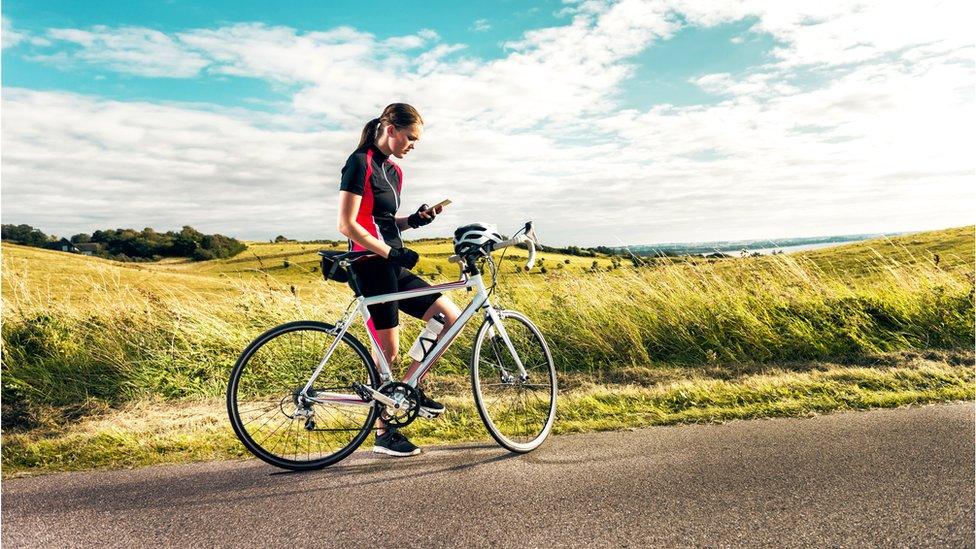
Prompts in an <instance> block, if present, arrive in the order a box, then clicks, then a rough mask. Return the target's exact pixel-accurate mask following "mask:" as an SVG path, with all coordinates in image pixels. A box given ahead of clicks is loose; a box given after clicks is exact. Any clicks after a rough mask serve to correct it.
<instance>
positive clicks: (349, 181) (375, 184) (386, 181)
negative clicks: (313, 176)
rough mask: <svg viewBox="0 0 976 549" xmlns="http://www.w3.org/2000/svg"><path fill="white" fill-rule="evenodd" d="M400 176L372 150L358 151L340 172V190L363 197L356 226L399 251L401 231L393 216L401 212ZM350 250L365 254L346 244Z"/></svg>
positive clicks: (385, 160)
mask: <svg viewBox="0 0 976 549" xmlns="http://www.w3.org/2000/svg"><path fill="white" fill-rule="evenodd" d="M402 186H403V172H402V171H401V170H400V167H399V166H397V165H396V164H394V163H393V162H392V161H390V159H389V158H388V157H387V156H386V155H384V154H383V153H382V152H380V150H379V149H377V148H376V147H375V146H371V147H366V148H363V149H357V150H356V151H355V152H353V153H352V154H351V155H350V156H349V159H348V160H346V165H345V166H344V167H343V168H342V182H341V183H340V184H339V190H341V191H349V192H351V193H353V194H358V195H359V196H361V197H363V198H362V201H360V203H359V212H358V213H357V214H356V222H357V223H359V224H360V225H361V226H362V227H363V228H364V229H366V231H367V232H369V234H371V235H373V236H375V237H376V238H379V239H381V240H383V241H384V242H386V243H387V245H389V246H393V247H401V246H403V240H402V239H401V238H400V229H398V228H397V226H396V212H397V210H398V209H400V188H401V187H402ZM349 249H350V250H353V251H360V250H365V248H363V247H362V246H360V245H359V244H356V243H354V242H353V241H352V240H350V241H349Z"/></svg>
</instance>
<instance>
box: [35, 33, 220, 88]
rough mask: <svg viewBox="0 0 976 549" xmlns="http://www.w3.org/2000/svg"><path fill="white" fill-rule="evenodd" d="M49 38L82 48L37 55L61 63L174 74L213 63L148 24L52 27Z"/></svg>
mask: <svg viewBox="0 0 976 549" xmlns="http://www.w3.org/2000/svg"><path fill="white" fill-rule="evenodd" d="M47 38H48V39H49V40H50V41H54V42H68V43H71V44H74V45H77V46H79V47H80V49H78V50H76V51H64V50H62V51H61V52H58V53H56V54H40V55H37V56H35V57H34V59H37V60H41V61H44V60H48V61H51V62H55V63H59V64H65V63H68V64H70V63H76V62H84V63H90V64H93V65H100V66H104V67H106V68H108V69H111V70H114V71H118V72H124V73H129V74H136V75H140V76H150V77H173V78H186V77H191V76H195V75H196V74H198V73H199V72H200V70H201V69H203V68H204V67H206V66H207V65H208V64H210V61H209V60H208V59H205V58H204V57H202V56H201V55H200V54H198V53H196V52H193V51H190V50H188V49H186V48H185V47H183V46H181V45H180V44H179V43H178V42H177V41H176V40H174V39H173V38H172V37H170V36H168V35H166V34H164V33H162V32H159V31H156V30H152V29H146V28H136V27H123V28H108V27H103V26H98V27H95V28H93V29H92V30H88V31H85V30H78V29H51V30H49V31H48V33H47Z"/></svg>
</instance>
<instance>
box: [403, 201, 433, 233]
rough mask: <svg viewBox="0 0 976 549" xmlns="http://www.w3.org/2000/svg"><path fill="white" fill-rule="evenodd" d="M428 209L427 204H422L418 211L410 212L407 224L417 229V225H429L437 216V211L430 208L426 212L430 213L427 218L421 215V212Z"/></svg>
mask: <svg viewBox="0 0 976 549" xmlns="http://www.w3.org/2000/svg"><path fill="white" fill-rule="evenodd" d="M426 209H427V204H421V205H420V207H419V208H417V211H416V213H412V214H410V216H409V217H407V225H409V226H410V228H411V229H416V228H417V227H423V226H424V225H429V224H430V222H431V221H433V220H434V218H435V217H437V213H435V212H434V210H429V211H427V212H425V213H426V214H427V215H428V217H427V218H426V219H424V218H423V217H421V216H420V212H423V211H424V210H426Z"/></svg>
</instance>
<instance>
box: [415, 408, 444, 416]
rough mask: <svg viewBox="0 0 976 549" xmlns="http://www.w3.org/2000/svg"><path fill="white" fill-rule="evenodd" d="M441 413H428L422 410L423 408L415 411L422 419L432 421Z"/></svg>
mask: <svg viewBox="0 0 976 549" xmlns="http://www.w3.org/2000/svg"><path fill="white" fill-rule="evenodd" d="M442 413H443V412H429V411H427V410H424V409H423V408H421V409H419V410H417V415H418V416H420V417H422V418H424V419H434V418H436V417H438V416H440V415H441V414H442Z"/></svg>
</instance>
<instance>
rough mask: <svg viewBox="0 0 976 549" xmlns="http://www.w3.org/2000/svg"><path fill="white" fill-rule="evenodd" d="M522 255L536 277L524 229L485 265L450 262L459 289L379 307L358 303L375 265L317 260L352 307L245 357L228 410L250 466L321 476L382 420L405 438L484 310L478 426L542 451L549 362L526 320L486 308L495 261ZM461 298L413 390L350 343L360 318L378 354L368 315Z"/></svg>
mask: <svg viewBox="0 0 976 549" xmlns="http://www.w3.org/2000/svg"><path fill="white" fill-rule="evenodd" d="M521 243H526V244H527V245H528V248H529V257H528V261H527V262H526V268H527V269H531V268H532V266H533V264H534V262H535V244H536V238H535V234H534V232H533V230H532V223H531V222H528V223H526V224H525V226H524V227H523V228H522V229H521V230H520V231H519V232H518V233H516V235H515V236H513V237H512V238H510V239H507V240H504V241H501V242H496V243H491V242H489V243H487V245H486V246H484V249H483V250H479V251H480V252H482V253H477V254H468V255H466V256H464V257H459V256H457V255H453V256H451V257H450V258H449V260H450V261H451V262H452V263H456V264H458V265H459V266H460V271H461V272H460V275H459V280H457V281H455V282H448V283H444V284H438V285H434V286H430V287H429V288H420V289H416V290H409V291H404V292H396V293H390V294H384V295H378V296H373V297H363V296H362V292H360V291H359V285H358V280H357V277H356V275H355V272H354V270H353V269H352V265H353V264H354V263H355V262H356V261H358V260H361V259H362V258H364V257H367V256H370V255H373V254H370V253H369V252H344V253H340V252H319V254H320V255H322V256H323V276H325V277H326V279H331V280H336V281H339V282H346V281H348V282H350V285H351V286H352V287H353V290H354V293H355V297H354V298H353V300H352V302H351V303H350V304H349V306H348V307H347V308H346V311H345V313H343V315H342V317H341V318H340V319H339V320H338V321H337V322H336V323H335V324H328V323H325V322H318V321H311V320H302V321H296V322H289V323H286V324H282V325H280V326H276V327H274V328H272V329H270V330H268V331H266V332H265V333H263V334H261V335H260V336H258V337H257V339H255V340H254V341H253V342H251V344H250V345H248V346H247V348H246V349H245V350H244V351H243V352H242V353H241V355H240V357H239V358H238V359H237V362H236V363H235V365H234V368H233V370H232V371H231V375H230V380H229V382H228V385H227V410H228V414H229V416H230V421H231V424H232V425H233V427H234V432H235V433H236V434H237V437H238V438H239V439H240V440H241V442H242V443H243V444H244V446H245V447H246V448H247V449H248V450H249V451H250V452H251V453H252V454H254V455H255V456H257V457H258V458H260V459H262V460H264V461H265V462H267V463H269V464H271V465H274V466H276V467H281V468H284V469H291V470H309V469H319V468H322V467H326V466H328V465H332V464H334V463H336V462H338V461H340V460H342V459H344V458H346V457H347V456H349V455H350V454H351V453H352V452H353V451H355V450H356V448H358V447H359V446H360V445H361V444H362V443H363V442H364V441H365V440H366V437H367V436H368V435H369V434H370V433H371V432H372V430H373V429H374V428H375V427H374V424H375V423H376V419H377V418H378V417H380V418H382V419H383V421H384V422H385V423H386V424H388V425H389V426H391V427H399V428H402V427H405V426H407V425H409V424H410V423H412V422H413V421H414V420H415V419H416V418H417V417H418V413H419V405H418V397H419V395H420V392H419V391H420V390H419V389H418V388H417V384H418V382H419V380H420V379H422V378H423V376H424V374H425V373H426V372H427V370H428V369H429V368H430V367H431V365H432V364H433V363H434V362H435V361H436V360H437V359H438V358H440V356H441V354H443V352H444V351H445V350H446V349H447V346H448V345H450V343H451V342H452V341H453V340H454V339H455V338H456V337H457V335H458V334H459V333H460V332H461V330H462V329H463V328H464V326H465V325H466V324H467V323H468V322H469V321H471V320H472V319H473V318H474V317H475V316H476V315H477V314H478V312H479V311H482V310H483V311H484V313H483V315H482V319H483V320H482V323H481V326H480V327H479V328H478V331H477V333H476V334H475V338H474V342H473V344H472V349H471V357H470V361H469V365H470V376H471V386H472V391H473V393H474V401H475V405H476V408H477V410H478V414H479V415H480V416H481V419H482V421H483V422H484V424H485V427H486V428H487V430H488V432H489V433H490V434H491V436H492V437H493V438H494V439H495V441H497V442H498V444H500V445H501V446H502V447H504V448H506V449H507V450H509V451H511V452H515V453H525V452H530V451H532V450H534V449H535V448H537V447H539V445H541V444H542V443H543V442H544V441H545V440H546V437H547V436H548V435H549V432H550V431H551V430H552V426H553V422H554V421H555V415H556V393H557V388H556V369H555V365H554V364H553V360H552V354H551V353H550V351H549V346H548V344H547V343H546V340H545V338H544V337H543V336H542V333H541V332H540V331H539V329H538V328H537V327H536V326H535V324H533V323H532V321H531V320H529V319H528V317H526V316H525V315H524V314H522V313H519V312H517V311H511V310H501V309H495V308H494V307H493V306H492V305H491V302H490V301H489V298H490V295H491V292H492V291H493V290H494V287H495V284H496V283H497V274H498V273H497V271H496V267H495V264H494V261H493V260H492V257H491V253H492V252H493V251H496V250H502V249H504V248H506V247H509V246H513V245H516V244H521ZM503 257H504V256H503ZM481 259H483V260H484V261H485V263H486V264H487V265H488V266H489V267H490V270H491V272H492V274H493V276H492V285H491V288H486V287H485V282H484V280H483V278H482V270H481V268H479V265H478V264H479V261H480V260H481ZM326 270H328V272H326ZM462 289H464V290H468V291H474V296H473V297H472V299H471V302H470V303H468V305H467V306H466V307H465V308H464V309H463V311H462V312H461V315H460V317H459V318H458V320H457V322H455V323H454V324H453V325H452V326H451V327H450V328H449V329H447V330H444V331H443V332H442V333H441V335H440V337H439V338H438V340H437V342H436V344H435V345H434V346H433V347H432V348H431V349H430V350H429V351H428V352H427V353H426V355H425V357H424V359H423V360H422V361H421V363H420V368H418V369H417V371H416V372H415V373H414V374H413V375H412V376H410V377H409V378H404V379H402V380H399V381H396V380H394V379H393V375H392V372H391V370H390V365H389V364H388V363H387V361H386V359H385V357H384V354H383V353H380V352H377V353H376V356H377V358H378V362H379V364H376V363H375V362H374V360H373V357H372V356H371V354H370V352H369V351H368V350H367V348H366V346H365V345H363V344H362V343H361V342H360V341H359V340H358V339H357V338H356V337H355V336H353V335H352V334H350V333H349V332H348V330H349V327H350V326H351V325H352V324H353V322H354V321H355V319H356V317H357V316H362V317H363V322H364V324H366V327H367V331H366V332H367V334H368V336H369V339H370V343H371V344H372V345H373V348H374V349H379V348H380V347H379V344H378V341H377V339H376V334H375V333H374V332H373V330H372V328H371V327H370V323H369V320H370V314H369V309H368V306H369V305H373V304H376V303H385V302H389V301H393V300H398V299H406V298H410V297H417V296H423V295H429V294H433V293H437V292H445V291H455V290H462Z"/></svg>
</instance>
